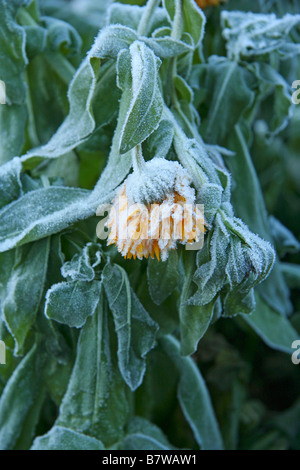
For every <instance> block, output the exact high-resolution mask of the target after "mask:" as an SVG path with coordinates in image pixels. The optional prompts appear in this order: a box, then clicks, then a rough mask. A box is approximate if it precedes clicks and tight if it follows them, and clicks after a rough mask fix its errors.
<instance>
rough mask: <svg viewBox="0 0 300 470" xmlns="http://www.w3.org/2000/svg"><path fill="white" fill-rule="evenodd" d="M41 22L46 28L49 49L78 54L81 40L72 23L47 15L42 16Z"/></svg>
mask: <svg viewBox="0 0 300 470" xmlns="http://www.w3.org/2000/svg"><path fill="white" fill-rule="evenodd" d="M42 23H43V25H44V26H45V27H46V29H47V45H48V47H49V49H50V50H51V51H60V52H62V53H63V54H65V55H74V54H79V52H80V49H81V45H82V41H81V38H80V36H79V34H78V33H77V31H76V29H74V28H73V26H72V25H70V24H69V23H66V22H65V21H61V20H59V19H57V18H50V17H47V16H43V18H42Z"/></svg>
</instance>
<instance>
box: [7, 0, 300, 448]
mask: <svg viewBox="0 0 300 470" xmlns="http://www.w3.org/2000/svg"><path fill="white" fill-rule="evenodd" d="M144 3H145V2H142V1H141V2H138V1H122V2H121V3H117V2H111V1H109V0H105V1H101V2H97V1H96V0H84V1H81V2H79V1H70V2H66V1H64V0H43V1H40V2H38V1H37V0H0V17H1V23H0V53H1V61H0V79H1V80H3V82H5V85H6V93H7V96H6V101H7V102H6V104H5V105H0V135H1V145H0V164H1V166H0V294H1V297H0V339H1V340H2V341H4V342H5V344H6V364H5V365H0V394H1V398H0V448H1V449H30V448H32V449H52V450H53V449H149V450H150V449H154V450H156V449H158V450H160V449H174V448H191V449H223V448H225V449H238V448H244V449H287V448H299V440H300V427H299V421H300V420H299V418H300V402H299V400H297V395H298V393H299V378H298V375H297V373H298V371H297V367H296V366H295V365H294V364H292V362H291V357H290V356H291V354H292V352H293V349H292V343H293V341H294V340H296V339H297V337H299V327H300V321H299V312H300V304H299V299H297V296H296V294H293V295H292V296H291V292H290V288H292V289H297V287H299V280H300V267H299V265H298V264H297V262H299V258H298V255H297V254H296V253H297V251H298V250H299V242H298V241H297V238H296V237H295V236H294V235H293V234H292V233H291V231H290V230H289V229H287V228H286V227H285V225H287V226H289V227H290V228H291V229H292V231H293V232H294V233H295V234H296V236H298V235H299V234H300V224H299V211H300V194H299V185H298V183H299V169H300V168H299V166H300V165H299V150H300V141H299V131H298V129H299V122H300V105H299V106H297V105H296V104H292V99H291V96H292V93H293V91H295V90H293V89H292V83H293V82H294V81H295V80H297V79H300V61H299V53H300V46H299V37H300V36H299V25H300V8H299V6H298V4H297V2H293V1H289V2H286V1H283V0H282V1H276V2H275V1H268V2H261V1H259V0H257V1H251V2H247V1H245V2H238V1H235V0H229V1H228V2H227V3H226V4H222V6H221V7H214V8H211V9H207V10H205V13H204V12H203V11H202V10H201V9H200V8H198V7H197V5H196V2H195V1H194V0H163V1H159V0H149V1H148V2H147V5H146V6H143V4H144ZM95 37H96V39H94V38H95ZM141 152H142V153H143V155H144V158H145V160H146V161H150V160H151V159H152V158H153V157H160V158H163V159H167V160H169V161H171V162H175V161H178V162H180V164H181V165H182V166H183V167H184V168H185V169H186V170H187V171H188V173H189V175H190V177H191V179H192V185H193V188H194V189H195V192H196V201H197V203H199V204H204V208H205V221H206V224H207V230H206V233H205V241H204V246H203V248H202V249H201V250H198V251H195V250H186V249H185V247H184V246H182V245H178V247H177V249H176V250H173V251H171V252H170V255H169V257H168V259H167V260H166V261H164V262H163V261H157V260H154V259H151V258H150V259H149V260H146V259H144V260H138V259H137V260H133V259H131V260H128V259H124V258H123V257H122V256H121V254H120V253H118V251H117V249H116V248H115V247H114V246H109V247H108V246H107V244H106V241H105V240H100V239H98V238H97V235H96V227H97V224H98V223H99V220H100V219H99V216H96V211H97V208H98V207H99V205H101V204H105V203H110V202H112V200H113V198H114V196H115V194H116V190H117V189H118V188H119V187H120V186H121V185H122V183H123V182H124V180H125V179H126V178H127V176H128V175H129V174H130V173H131V171H132V163H134V164H136V160H135V159H136V155H137V154H141ZM153 202H154V201H153ZM268 213H272V214H273V215H272V216H271V217H270V216H269V215H268ZM103 215H104V214H103ZM294 292H296V293H297V290H295V291H294ZM297 311H298V313H297ZM297 330H298V332H297Z"/></svg>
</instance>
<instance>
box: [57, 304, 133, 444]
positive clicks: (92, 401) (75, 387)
mask: <svg viewBox="0 0 300 470" xmlns="http://www.w3.org/2000/svg"><path fill="white" fill-rule="evenodd" d="M102 300H103V299H102ZM111 326H112V325H111V324H109V327H108V315H107V311H106V309H103V302H102V301H101V302H100V303H99V307H98V309H97V312H96V314H95V315H93V317H91V318H89V319H88V321H87V322H86V324H85V326H84V327H83V329H82V330H81V333H80V337H79V340H78V345H77V356H76V361H75V365H74V368H73V371H72V375H71V378H70V382H69V385H68V389H67V392H66V394H65V396H64V398H63V401H62V404H61V407H60V411H59V416H58V419H57V421H56V425H58V426H63V427H67V428H68V429H72V430H74V431H75V432H79V433H83V434H87V435H89V436H92V437H95V438H97V439H100V440H101V441H102V442H103V443H104V445H105V446H111V445H112V444H114V443H115V442H118V441H119V440H120V439H121V437H123V433H124V426H125V423H126V422H127V414H128V402H127V396H126V395H127V390H126V389H125V382H124V381H123V379H122V377H121V375H120V373H119V370H118V365H117V360H116V351H115V348H114V338H113V337H112V334H111V331H112V330H111Z"/></svg>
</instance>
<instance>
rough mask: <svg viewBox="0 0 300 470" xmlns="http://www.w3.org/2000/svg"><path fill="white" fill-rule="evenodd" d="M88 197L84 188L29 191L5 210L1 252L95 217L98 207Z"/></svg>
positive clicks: (0, 231) (0, 222)
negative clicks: (81, 220) (82, 219)
mask: <svg viewBox="0 0 300 470" xmlns="http://www.w3.org/2000/svg"><path fill="white" fill-rule="evenodd" d="M89 195H90V192H89V191H86V190H83V189H74V188H63V187H55V186H52V187H48V188H43V189H37V190H35V191H30V192H29V193H27V194H25V195H24V196H22V197H21V198H19V199H17V200H16V201H14V202H12V203H11V204H9V205H7V206H5V207H3V208H2V210H1V211H0V251H7V250H10V249H11V248H13V247H15V246H19V245H22V244H24V243H28V242H31V241H34V240H39V239H40V238H44V237H46V236H48V235H51V234H53V233H56V232H59V231H61V230H62V229H63V228H65V227H67V226H68V225H69V224H71V223H74V222H75V221H77V220H79V219H80V218H84V217H89V216H91V215H93V213H95V211H96V207H97V204H96V203H95V202H94V204H93V205H91V206H90V205H89ZM91 202H92V201H91ZM99 202H100V201H99Z"/></svg>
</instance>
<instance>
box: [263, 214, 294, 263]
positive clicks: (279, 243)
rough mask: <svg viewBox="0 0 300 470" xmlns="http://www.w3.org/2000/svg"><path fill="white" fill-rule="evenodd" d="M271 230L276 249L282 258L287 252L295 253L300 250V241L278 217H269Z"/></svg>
mask: <svg viewBox="0 0 300 470" xmlns="http://www.w3.org/2000/svg"><path fill="white" fill-rule="evenodd" d="M269 223H270V231H271V235H272V237H273V239H274V242H275V245H276V250H277V252H278V255H279V256H280V258H282V257H283V256H284V255H285V254H286V253H293V252H297V251H299V250H300V243H299V242H298V240H297V239H296V237H295V236H294V235H293V234H292V232H291V231H290V230H289V229H288V228H287V227H285V226H284V225H283V224H282V223H281V222H280V221H279V220H278V219H276V218H275V217H273V216H270V217H269Z"/></svg>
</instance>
